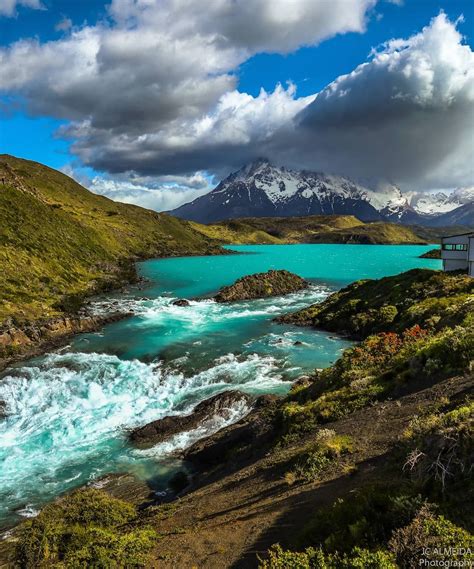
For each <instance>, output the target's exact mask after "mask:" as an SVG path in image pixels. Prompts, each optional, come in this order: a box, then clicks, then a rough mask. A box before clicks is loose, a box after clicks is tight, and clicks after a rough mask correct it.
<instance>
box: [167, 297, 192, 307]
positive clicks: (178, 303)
mask: <svg viewBox="0 0 474 569" xmlns="http://www.w3.org/2000/svg"><path fill="white" fill-rule="evenodd" d="M171 304H172V305H173V306H189V300H186V299H185V298H177V299H176V300H173V302H172V303H171Z"/></svg>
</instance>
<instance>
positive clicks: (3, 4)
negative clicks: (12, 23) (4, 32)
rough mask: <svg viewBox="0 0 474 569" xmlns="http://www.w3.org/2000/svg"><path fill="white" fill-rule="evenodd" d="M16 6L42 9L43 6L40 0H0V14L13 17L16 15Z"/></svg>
mask: <svg viewBox="0 0 474 569" xmlns="http://www.w3.org/2000/svg"><path fill="white" fill-rule="evenodd" d="M18 6H24V7H26V8H33V9H34V10H43V9H44V6H43V5H42V3H41V2H40V0H0V16H6V17H7V18H13V17H14V16H16V13H17V8H18Z"/></svg>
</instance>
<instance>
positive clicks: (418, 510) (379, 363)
mask: <svg viewBox="0 0 474 569" xmlns="http://www.w3.org/2000/svg"><path fill="white" fill-rule="evenodd" d="M473 293H474V289H473V283H472V279H468V278H467V277H464V276H462V275H446V274H444V273H434V272H431V271H418V270H417V271H409V272H408V273H404V274H402V275H398V276H395V277H388V278H387V279H381V280H379V281H363V282H360V283H355V284H353V285H351V286H349V287H347V288H346V289H344V290H343V291H340V292H339V293H335V294H334V295H332V296H331V297H330V298H329V299H327V300H326V301H325V302H323V303H322V304H321V305H314V306H312V307H310V308H309V309H306V310H304V311H301V312H300V313H297V315H296V316H297V321H298V322H301V321H303V322H304V323H305V324H313V325H320V326H323V327H325V326H326V325H328V326H330V327H331V329H335V328H336V329H337V326H340V327H342V326H344V329H345V330H346V331H348V330H349V331H351V332H352V333H353V334H358V335H359V336H362V337H364V338H365V339H364V340H363V341H362V342H361V343H360V344H358V345H356V346H355V347H353V348H350V349H348V350H346V351H345V352H344V354H343V356H342V357H341V358H340V359H339V360H338V361H337V362H336V364H335V365H334V366H332V367H331V368H328V369H325V370H322V371H320V372H318V373H316V374H315V375H314V376H313V377H312V378H311V379H310V380H309V381H306V382H304V383H302V384H299V385H298V384H297V385H296V386H295V387H294V388H293V389H292V391H291V392H290V394H289V396H288V397H287V399H286V401H284V402H283V403H282V405H281V407H280V410H279V413H277V414H276V417H275V421H276V423H275V425H276V429H278V431H279V433H280V434H279V439H278V441H279V443H278V445H277V447H278V448H284V447H285V445H286V446H288V445H295V444H296V445H298V444H300V443H299V442H298V441H300V440H302V439H303V440H304V441H305V445H306V446H308V445H309V446H310V447H311V445H313V448H312V450H310V451H309V452H307V453H306V454H305V455H304V456H303V459H302V460H300V461H299V462H298V464H297V468H296V469H294V471H292V472H290V473H289V474H288V475H287V482H289V483H291V484H297V483H301V482H303V483H304V482H309V481H314V480H318V479H319V477H320V476H321V475H323V479H324V476H325V472H326V473H327V470H328V469H330V468H333V469H334V468H335V469H337V468H339V470H340V472H341V474H344V454H347V453H350V452H352V451H353V449H354V446H357V444H358V441H357V440H350V442H348V441H347V440H345V439H344V438H343V437H342V438H341V435H336V432H335V431H334V430H333V429H332V425H335V424H338V421H339V420H340V419H342V418H344V417H348V416H349V415H350V414H351V413H353V412H355V411H357V410H359V411H360V412H363V409H364V408H367V407H368V406H370V405H373V404H374V403H375V402H376V401H378V400H383V399H387V398H392V399H397V398H398V397H399V396H400V395H401V394H403V393H410V392H411V391H413V390H417V389H421V388H430V387H431V386H434V385H435V384H437V383H438V382H440V381H442V380H443V379H446V378H454V377H462V376H463V375H469V374H471V373H472V367H473V361H474V311H473V309H472V307H473V301H474V295H473ZM293 317H294V315H293ZM293 321H294V320H293ZM415 322H419V323H415ZM473 417H474V406H473V404H472V401H470V400H469V399H464V400H460V399H457V400H455V401H450V400H449V398H441V399H437V400H436V401H435V402H434V403H433V404H432V405H431V406H430V407H429V408H420V410H419V414H417V415H415V416H414V417H413V418H412V420H411V421H410V423H409V425H408V426H407V428H406V429H405V431H404V432H403V434H402V436H401V438H400V440H399V443H398V446H397V447H396V448H395V449H394V451H393V453H392V454H391V455H389V456H387V457H385V459H384V466H383V468H382V472H381V474H380V478H381V479H383V482H382V480H380V481H379V482H376V483H373V482H372V483H366V485H365V486H362V487H361V488H359V489H358V490H357V491H356V492H352V493H350V494H347V495H346V497H344V498H340V499H338V500H336V501H335V502H334V503H333V504H332V505H331V506H329V507H324V508H319V509H317V510H316V511H315V513H314V515H313V516H312V518H311V519H308V520H305V522H304V523H303V524H302V529H301V532H300V536H299V540H298V541H297V543H295V544H294V550H287V549H284V548H282V547H280V546H279V545H275V546H274V547H273V548H272V549H271V550H269V552H268V555H267V557H266V558H265V560H262V562H261V565H260V567H261V569H278V568H280V567H301V568H318V569H319V568H328V569H329V568H330V569H341V568H346V567H351V568H355V567H361V568H362V567H373V568H378V569H382V568H392V567H400V568H402V569H405V568H406V569H410V568H412V567H417V566H420V560H421V559H423V558H424V557H425V558H426V557H427V555H426V554H424V553H423V551H424V550H423V548H431V553H430V554H429V555H428V557H429V559H428V561H433V562H441V563H444V562H445V561H446V560H447V559H449V561H450V562H457V563H461V562H464V563H465V562H466V561H467V562H469V561H470V562H472V560H473V556H472V554H471V553H470V551H473V545H474V537H473V535H472V534H471V533H470V532H471V531H472V530H473V528H474V518H473V516H472V508H471V507H470V506H469V504H471V505H472V461H473V457H474V446H473V442H472V441H473ZM321 440H322V441H327V442H328V443H329V448H331V446H334V445H336V448H337V450H336V451H332V452H331V451H330V450H329V449H328V448H326V447H325V446H324V444H321ZM338 442H339V443H338ZM469 548H470V550H469Z"/></svg>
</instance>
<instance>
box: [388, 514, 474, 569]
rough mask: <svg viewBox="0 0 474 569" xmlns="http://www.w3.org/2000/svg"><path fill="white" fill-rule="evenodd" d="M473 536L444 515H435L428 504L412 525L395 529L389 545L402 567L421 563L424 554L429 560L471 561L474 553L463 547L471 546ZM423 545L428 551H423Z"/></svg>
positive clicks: (408, 567) (473, 543)
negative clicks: (471, 553)
mask: <svg viewBox="0 0 474 569" xmlns="http://www.w3.org/2000/svg"><path fill="white" fill-rule="evenodd" d="M473 538H474V536H472V535H471V534H470V533H469V532H467V531H466V530H464V529H462V528H460V527H458V526H456V525H454V524H453V523H452V522H450V521H449V520H447V519H445V518H444V517H443V516H436V515H434V513H433V511H432V508H431V507H430V506H428V505H425V506H423V507H422V508H421V509H420V511H419V512H418V514H417V515H416V517H415V518H414V519H413V521H412V522H411V523H410V524H409V525H407V526H406V527H404V528H401V529H398V530H396V531H395V532H394V533H393V536H392V538H391V540H390V542H389V548H390V550H391V551H392V552H393V553H394V555H395V557H396V560H397V563H398V564H399V566H400V567H401V568H402V569H405V568H406V569H411V568H412V567H418V566H419V565H420V559H422V558H423V557H425V558H427V559H428V560H430V561H431V560H433V561H434V560H438V561H442V560H445V559H446V560H447V559H449V561H451V562H453V561H458V562H460V561H464V562H469V561H471V562H472V561H473V557H474V556H472V555H466V554H464V551H465V550H468V549H469V548H471V549H472V547H473V545H474V541H473ZM424 548H425V551H428V553H426V554H423V550H424ZM453 566H454V565H453ZM466 566H469V565H466Z"/></svg>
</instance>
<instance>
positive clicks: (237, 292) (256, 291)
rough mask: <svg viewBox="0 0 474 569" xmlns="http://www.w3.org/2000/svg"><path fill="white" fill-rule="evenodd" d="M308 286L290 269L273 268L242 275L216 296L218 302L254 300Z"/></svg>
mask: <svg viewBox="0 0 474 569" xmlns="http://www.w3.org/2000/svg"><path fill="white" fill-rule="evenodd" d="M308 286H309V284H308V282H307V281H305V280H304V279H303V278H301V277H300V276H298V275H295V274H293V273H290V271H285V270H279V271H274V270H271V271H267V272H266V273H256V274H254V275H247V276H245V277H242V278H240V279H238V280H236V281H235V283H234V284H233V285H230V286H225V287H223V288H221V290H220V291H219V292H218V293H217V295H216V296H215V297H214V298H215V300H216V302H232V301H237V300H252V299H255V298H267V297H270V296H281V295H284V294H290V293H292V292H297V291H299V290H303V289H305V288H308Z"/></svg>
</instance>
